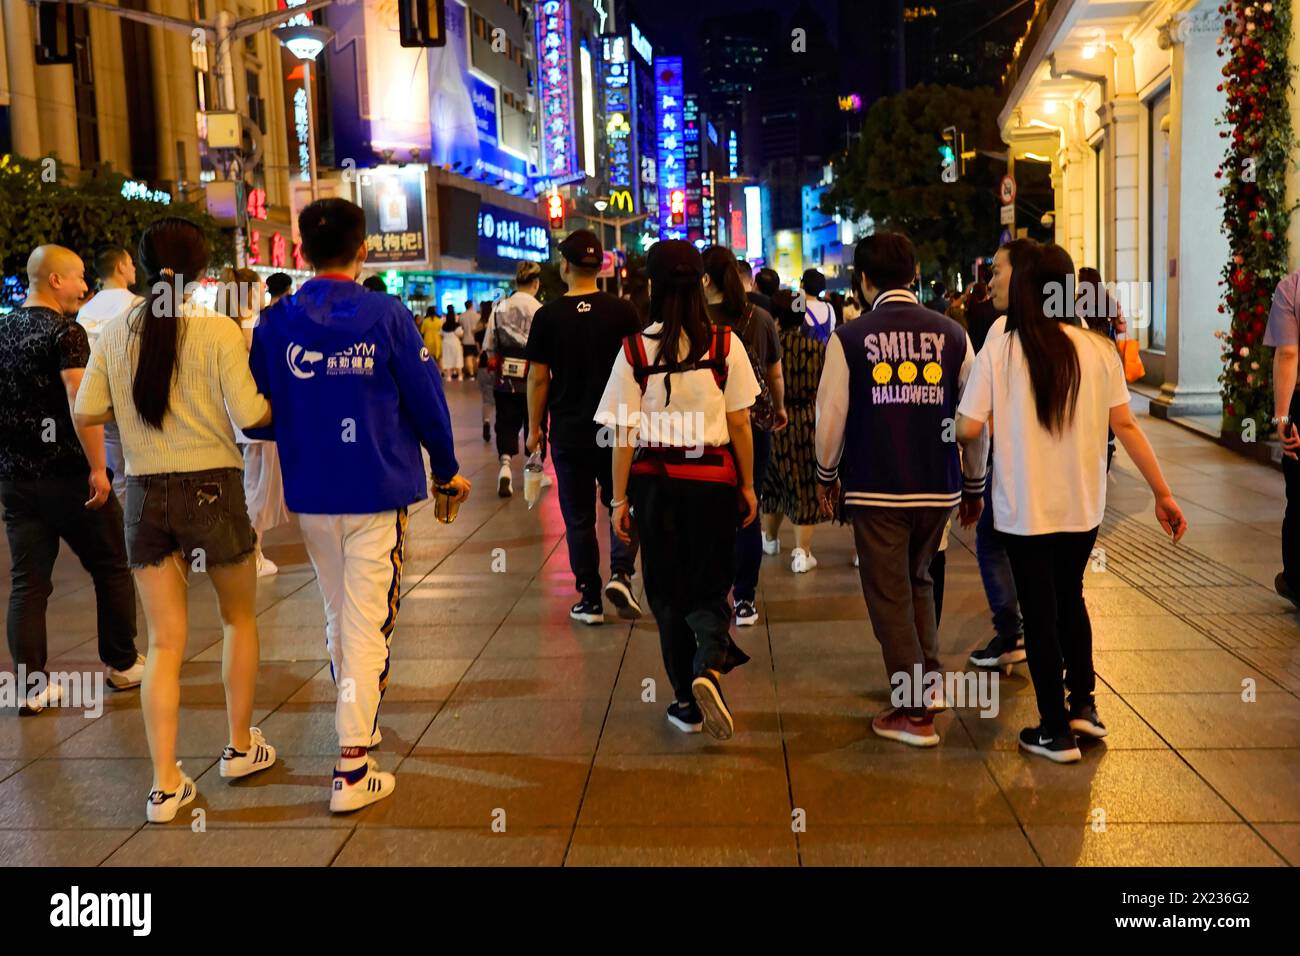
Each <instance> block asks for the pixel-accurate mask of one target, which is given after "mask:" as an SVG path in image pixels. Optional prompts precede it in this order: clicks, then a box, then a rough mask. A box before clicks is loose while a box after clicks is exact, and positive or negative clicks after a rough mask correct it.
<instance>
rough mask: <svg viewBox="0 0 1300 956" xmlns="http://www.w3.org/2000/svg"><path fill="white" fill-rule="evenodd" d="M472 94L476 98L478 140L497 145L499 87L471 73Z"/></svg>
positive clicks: (475, 112) (475, 119)
mask: <svg viewBox="0 0 1300 956" xmlns="http://www.w3.org/2000/svg"><path fill="white" fill-rule="evenodd" d="M469 80H470V94H471V96H472V98H473V100H474V121H475V124H476V125H477V126H478V141H479V142H480V143H487V144H489V145H491V146H496V145H497V88H496V87H495V86H493V85H492V84H491V83H488V82H486V81H484V80H482V79H480V78H479V77H477V76H475V75H474V74H472V73H471V74H469Z"/></svg>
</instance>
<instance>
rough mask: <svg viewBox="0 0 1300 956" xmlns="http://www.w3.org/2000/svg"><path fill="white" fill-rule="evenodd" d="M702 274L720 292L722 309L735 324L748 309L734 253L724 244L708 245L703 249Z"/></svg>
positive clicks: (746, 297) (747, 299) (747, 300)
mask: <svg viewBox="0 0 1300 956" xmlns="http://www.w3.org/2000/svg"><path fill="white" fill-rule="evenodd" d="M704 274H705V275H706V276H708V277H709V282H710V283H711V284H712V285H713V288H715V289H717V290H718V291H719V292H721V293H722V311H723V312H724V313H726V316H727V319H728V320H729V322H730V324H733V325H734V324H735V323H736V322H739V321H740V320H741V319H743V318H744V317H745V313H746V312H748V311H749V297H748V296H747V295H745V284H744V283H743V282H741V281H740V265H739V264H738V263H737V262H736V254H735V253H734V252H732V251H731V250H730V249H728V248H727V247H726V246H709V248H707V249H705V250H704Z"/></svg>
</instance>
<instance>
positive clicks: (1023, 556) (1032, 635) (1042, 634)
mask: <svg viewBox="0 0 1300 956" xmlns="http://www.w3.org/2000/svg"><path fill="white" fill-rule="evenodd" d="M1097 530H1098V529H1097V528H1093V529H1092V530H1091V531H1062V532H1058V533H1056V534H1038V535H1029V536H1025V535H1017V534H1003V535H1002V539H1003V541H1004V542H1005V543H1006V549H1007V557H1008V558H1010V560H1011V573H1012V575H1014V577H1015V579H1016V593H1017V594H1018V595H1019V596H1020V615H1021V617H1022V618H1023V619H1024V622H1025V654H1026V655H1027V656H1028V658H1029V676H1030V677H1032V678H1033V680H1034V696H1035V697H1036V698H1037V699H1038V713H1039V716H1040V717H1041V719H1042V725H1043V730H1044V731H1045V732H1048V733H1055V732H1059V731H1064V730H1066V729H1067V728H1068V727H1069V723H1070V716H1069V712H1068V711H1067V710H1066V708H1065V695H1064V690H1063V685H1064V687H1065V688H1068V690H1069V692H1070V707H1071V708H1072V709H1073V708H1080V707H1086V706H1090V705H1091V704H1093V703H1094V700H1093V691H1094V690H1095V689H1096V686H1097V678H1096V675H1095V674H1094V673H1093V669H1092V623H1091V622H1090V621H1089V620H1088V605H1087V604H1086V603H1085V602H1084V599H1083V572H1084V570H1085V569H1086V568H1087V566H1088V559H1089V558H1090V557H1091V556H1092V549H1093V545H1095V544H1096V543H1097ZM1062 670H1064V671H1065V672H1066V676H1065V678H1064V680H1062V677H1061V671H1062Z"/></svg>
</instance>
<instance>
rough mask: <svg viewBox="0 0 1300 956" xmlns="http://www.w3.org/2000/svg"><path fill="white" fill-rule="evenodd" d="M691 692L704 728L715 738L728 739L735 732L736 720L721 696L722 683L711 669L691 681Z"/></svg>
mask: <svg viewBox="0 0 1300 956" xmlns="http://www.w3.org/2000/svg"><path fill="white" fill-rule="evenodd" d="M691 693H692V694H693V695H694V697H695V703H696V705H697V706H698V707H699V708H700V714H701V715H702V716H703V717H704V729H705V730H707V731H708V732H709V735H710V736H712V737H714V738H715V739H717V740H730V739H731V737H732V735H733V734H734V733H735V732H736V722H735V720H734V719H733V718H732V716H731V709H730V708H729V707H727V700H726V698H725V697H723V696H722V685H721V684H719V683H718V678H717V677H715V676H714V674H713V672H712V671H705V672H704V673H703V674H701V675H700V676H699V677H697V678H695V680H693V681H691Z"/></svg>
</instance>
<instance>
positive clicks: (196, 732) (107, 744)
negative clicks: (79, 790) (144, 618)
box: [37, 703, 271, 766]
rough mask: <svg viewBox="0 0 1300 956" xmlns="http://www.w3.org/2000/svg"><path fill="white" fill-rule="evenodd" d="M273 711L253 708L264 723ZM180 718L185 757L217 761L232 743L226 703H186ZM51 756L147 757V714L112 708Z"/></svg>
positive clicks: (179, 744) (180, 751)
mask: <svg viewBox="0 0 1300 956" xmlns="http://www.w3.org/2000/svg"><path fill="white" fill-rule="evenodd" d="M270 710H271V707H270V706H268V705H265V704H256V705H255V706H254V708H253V723H254V725H255V726H256V725H259V724H261V723H262V721H263V719H264V718H265V717H266V715H267V714H268V713H270ZM42 716H44V715H42ZM37 719H39V718H37ZM177 721H178V722H177V728H176V755H177V757H178V758H180V759H182V760H185V761H187V762H188V761H191V760H197V761H208V760H217V759H219V758H220V757H221V751H222V750H223V749H225V747H226V745H227V744H229V743H230V724H229V722H228V721H227V719H226V706H225V704H224V703H214V704H185V703H182V704H181V709H180V714H179V715H178V718H177ZM48 756H51V757H65V758H66V757H78V758H86V757H132V758H141V759H147V758H148V757H149V739H148V737H147V736H146V734H145V729H144V714H143V713H142V712H141V711H140V710H139V708H129V709H128V708H117V709H114V710H109V711H107V712H106V713H105V714H104V716H103V717H101V718H99V719H98V720H95V721H90V722H89V723H88V725H87V726H86V727H85V729H84V730H82V731H81V733H79V734H77V735H75V736H73V737H69V738H67V739H66V740H64V741H62V742H61V743H59V744H58V745H56V746H55V747H53V748H51V749H50V751H49V752H48ZM187 766H188V763H187Z"/></svg>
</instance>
